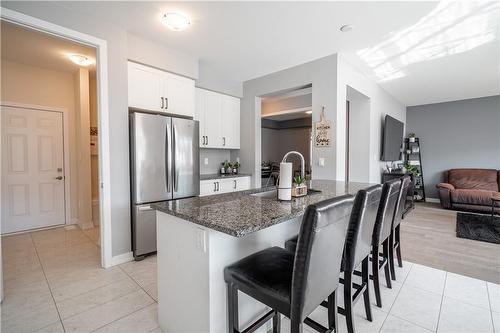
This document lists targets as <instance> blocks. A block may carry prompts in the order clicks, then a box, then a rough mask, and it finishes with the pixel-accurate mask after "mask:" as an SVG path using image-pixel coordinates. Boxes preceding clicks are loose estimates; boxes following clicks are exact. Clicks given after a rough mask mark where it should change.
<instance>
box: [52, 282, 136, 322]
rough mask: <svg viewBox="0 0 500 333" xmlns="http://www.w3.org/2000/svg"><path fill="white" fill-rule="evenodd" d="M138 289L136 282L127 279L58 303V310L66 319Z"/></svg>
mask: <svg viewBox="0 0 500 333" xmlns="http://www.w3.org/2000/svg"><path fill="white" fill-rule="evenodd" d="M138 289H139V286H138V285H137V284H136V283H135V282H134V281H132V280H131V279H130V278H125V279H122V280H119V281H116V282H114V283H111V284H109V285H106V286H104V287H100V288H97V289H94V290H92V291H89V292H86V293H84V294H81V295H78V296H75V297H72V298H69V299H66V300H64V301H61V302H57V308H58V309H59V313H60V315H61V318H63V319H65V318H68V317H70V316H73V315H75V314H78V313H81V312H84V311H87V310H89V309H91V308H93V307H96V306H98V305H101V304H104V303H107V302H109V301H112V300H114V299H116V298H119V297H122V296H125V295H128V294H130V293H132V292H134V291H137V290H138Z"/></svg>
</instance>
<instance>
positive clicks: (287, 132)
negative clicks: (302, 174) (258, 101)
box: [261, 127, 311, 170]
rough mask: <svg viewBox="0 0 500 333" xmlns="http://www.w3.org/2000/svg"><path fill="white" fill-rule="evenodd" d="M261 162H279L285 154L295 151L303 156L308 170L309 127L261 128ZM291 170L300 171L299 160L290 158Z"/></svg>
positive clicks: (294, 157) (293, 157)
mask: <svg viewBox="0 0 500 333" xmlns="http://www.w3.org/2000/svg"><path fill="white" fill-rule="evenodd" d="M261 133H262V161H271V162H278V163H279V162H281V159H282V158H283V156H285V154H286V153H287V152H289V151H291V150H296V151H298V152H300V153H301V154H302V155H304V160H305V168H306V170H310V162H311V161H310V160H311V159H310V157H309V156H310V133H311V127H309V128H307V127H302V128H289V129H271V128H262V130H261ZM289 162H292V163H293V170H300V159H299V158H298V157H296V156H290V160H289Z"/></svg>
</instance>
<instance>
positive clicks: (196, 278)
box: [151, 180, 371, 333]
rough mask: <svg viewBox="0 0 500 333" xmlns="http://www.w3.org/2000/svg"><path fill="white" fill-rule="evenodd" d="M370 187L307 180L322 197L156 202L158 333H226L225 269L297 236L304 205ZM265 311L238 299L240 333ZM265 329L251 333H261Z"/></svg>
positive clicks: (257, 195)
mask: <svg viewBox="0 0 500 333" xmlns="http://www.w3.org/2000/svg"><path fill="white" fill-rule="evenodd" d="M370 185H371V184H366V183H345V182H337V181H329V180H314V181H312V182H310V184H309V186H310V188H312V189H314V190H317V191H321V192H316V193H314V194H311V195H307V196H305V197H301V198H295V199H292V201H286V202H285V201H278V200H277V199H276V198H275V197H274V196H273V193H272V192H269V191H271V190H273V189H274V188H261V189H254V190H247V191H240V192H233V193H227V194H220V195H212V196H208V197H196V198H188V199H180V200H173V201H166V202H160V203H156V204H152V205H151V206H152V207H153V208H155V209H156V210H157V213H156V229H157V246H158V255H157V263H158V321H159V323H160V327H161V329H162V330H163V331H164V332H169V333H185V332H210V333H224V332H225V333H231V332H229V331H228V328H227V319H226V317H227V292H226V290H227V286H226V283H225V281H224V274H223V272H224V268H225V267H226V266H227V265H230V264H231V263H234V262H235V261H237V260H239V259H241V258H243V257H245V256H247V255H249V254H252V253H255V252H257V251H260V250H263V249H265V248H268V247H271V246H280V247H283V246H284V243H285V241H286V240H287V239H290V238H291V237H293V236H295V235H297V233H298V230H299V228H300V224H301V220H302V215H303V214H304V211H305V209H306V207H307V206H308V205H310V204H314V203H317V202H319V201H321V200H325V199H330V198H334V197H338V196H341V195H344V194H347V193H348V194H356V193H357V192H358V191H359V190H360V189H363V188H366V187H368V186H370ZM267 311H268V309H267V308H266V306H265V305H263V304H262V303H260V302H257V301H256V300H254V299H252V298H251V297H248V296H246V295H245V294H243V293H241V294H240V298H239V320H240V324H241V326H240V327H247V326H248V325H249V324H250V323H251V322H252V321H253V320H255V318H258V317H259V316H261V315H263V314H264V313H266V312H267ZM270 329H271V327H269V325H264V326H262V327H261V328H259V329H258V330H257V331H256V333H266V332H267V331H269V330H270Z"/></svg>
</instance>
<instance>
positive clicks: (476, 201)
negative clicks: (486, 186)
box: [450, 189, 497, 206]
mask: <svg viewBox="0 0 500 333" xmlns="http://www.w3.org/2000/svg"><path fill="white" fill-rule="evenodd" d="M450 193H451V201H452V202H453V203H459V204H470V205H483V206H491V197H492V196H493V194H496V193H497V192H494V191H486V190H468V189H455V190H451V191H450Z"/></svg>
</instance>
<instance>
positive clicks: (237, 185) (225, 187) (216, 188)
mask: <svg viewBox="0 0 500 333" xmlns="http://www.w3.org/2000/svg"><path fill="white" fill-rule="evenodd" d="M248 189H250V177H237V178H224V179H211V180H202V181H200V197H204V196H207V195H214V194H222V193H230V192H236V191H244V190H248Z"/></svg>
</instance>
